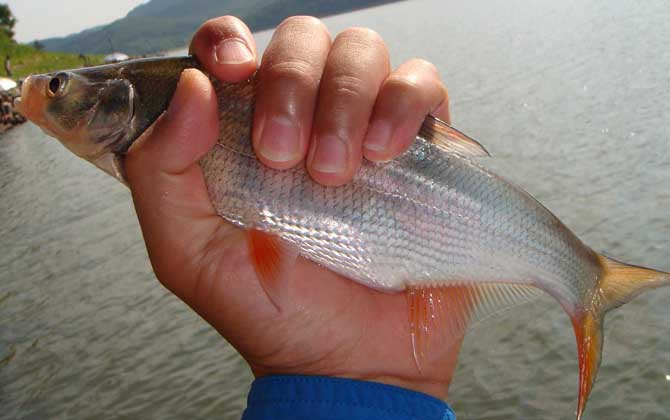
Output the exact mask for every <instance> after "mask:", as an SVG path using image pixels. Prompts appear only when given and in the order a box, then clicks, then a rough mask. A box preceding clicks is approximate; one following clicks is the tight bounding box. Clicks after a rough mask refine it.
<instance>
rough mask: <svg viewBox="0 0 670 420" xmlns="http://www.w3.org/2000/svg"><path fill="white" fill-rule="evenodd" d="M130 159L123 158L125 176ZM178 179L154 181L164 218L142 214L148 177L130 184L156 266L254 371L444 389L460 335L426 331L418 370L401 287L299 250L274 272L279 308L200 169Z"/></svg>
mask: <svg viewBox="0 0 670 420" xmlns="http://www.w3.org/2000/svg"><path fill="white" fill-rule="evenodd" d="M136 160H137V159H130V162H129V163H130V164H129V165H128V166H129V174H130V175H133V174H134V172H135V168H134V166H136V165H133V164H132V162H133V161H136ZM133 178H134V177H131V179H133ZM180 178H181V179H180V180H179V181H181V182H179V183H180V184H182V182H183V184H182V185H178V186H175V185H170V183H169V182H167V183H166V184H165V186H164V187H163V188H162V191H163V194H162V195H163V196H164V197H168V198H167V199H165V198H164V199H163V202H162V205H161V213H162V214H163V215H165V217H170V219H171V220H166V219H161V220H156V221H154V219H153V218H152V217H146V215H151V214H152V213H154V212H155V211H156V210H155V209H153V208H144V206H143V203H144V202H145V200H142V199H138V197H139V196H144V195H145V194H148V193H150V192H149V191H148V189H151V190H152V191H156V189H157V185H156V180H155V179H154V180H153V181H150V185H148V184H149V183H147V182H146V181H143V179H142V178H139V177H138V178H137V181H138V182H134V183H133V193H134V196H135V197H136V206H137V211H138V216H139V218H140V222H141V223H142V228H143V232H144V235H145V240H146V242H147V247H148V250H149V254H150V257H151V261H152V263H153V266H154V270H155V271H156V274H157V276H158V278H159V279H160V280H161V282H163V284H165V286H166V287H168V288H169V289H170V290H172V291H173V292H175V293H176V294H177V295H178V296H180V297H181V298H182V299H183V300H184V301H185V302H186V303H188V304H189V305H190V306H191V307H192V308H193V309H195V310H196V311H197V312H198V313H199V314H200V315H201V316H202V317H203V318H205V319H206V320H207V321H208V322H209V323H210V324H211V325H212V326H213V327H214V328H216V329H217V330H218V331H219V332H220V333H221V334H222V335H223V336H224V337H225V338H226V339H228V341H229V342H230V343H231V344H232V345H234V346H235V347H236V348H237V349H238V350H239V351H240V353H241V354H242V356H244V357H245V358H246V359H247V361H248V362H249V363H250V365H251V367H252V369H253V370H254V373H255V374H257V375H264V374H269V373H275V374H276V373H296V374H297V373H301V374H314V375H317V374H318V375H331V376H345V377H354V378H363V379H379V380H383V381H385V382H390V383H395V384H398V385H403V384H405V383H406V382H412V383H414V384H416V383H417V382H420V383H423V384H425V386H426V387H427V388H426V391H430V392H431V393H433V394H437V395H441V396H446V391H447V387H448V384H449V380H450V378H451V375H452V373H453V372H452V370H453V365H454V363H453V362H454V361H455V359H456V356H457V353H458V348H459V344H460V343H456V344H454V345H451V346H446V345H444V340H440V339H439V338H440V337H434V338H433V340H431V344H433V345H432V348H429V349H428V352H427V354H428V355H429V358H427V360H424V361H423V362H422V366H421V370H419V369H418V368H417V366H416V363H415V361H414V358H413V355H412V348H411V344H410V343H411V338H410V334H409V328H408V322H407V306H406V300H405V296H404V294H402V293H396V294H386V293H381V292H378V291H375V290H372V289H369V288H366V287H364V286H361V285H359V284H357V283H355V282H353V281H351V280H349V279H346V278H344V277H342V276H339V275H337V274H335V273H333V272H331V271H329V270H326V269H324V268H322V267H320V266H318V265H316V264H314V263H312V262H311V261H308V260H305V259H302V258H299V259H298V260H297V261H296V263H295V265H294V266H293V268H292V269H291V270H290V273H289V274H288V275H287V276H286V277H285V278H283V279H281V282H282V285H281V287H282V288H284V289H283V290H284V292H285V293H284V294H283V295H282V300H281V302H279V305H280V310H277V308H276V307H275V306H274V305H273V304H272V302H271V301H270V300H269V299H268V297H267V296H266V295H265V293H264V291H263V289H262V287H261V285H260V283H259V280H258V278H257V276H256V273H255V270H254V268H253V266H252V264H251V262H250V261H251V260H250V258H249V255H248V245H247V238H246V235H245V232H244V231H242V230H240V229H238V228H236V227H234V226H232V225H230V224H228V223H226V222H225V221H224V220H223V219H221V218H220V217H219V216H218V215H216V214H215V212H214V210H213V207H212V205H211V203H210V201H209V197H208V195H207V191H206V187H205V183H204V179H203V177H202V172H201V171H200V168H199V167H198V166H197V165H195V164H194V165H192V166H191V167H189V169H188V170H187V171H184V172H183V173H182V174H180ZM165 181H174V179H171V178H170V177H169V176H167V177H166V180H165ZM145 184H146V187H145ZM145 188H146V189H145ZM158 190H161V188H160V187H159V188H158ZM436 333H440V332H436ZM444 334H445V337H446V336H447V331H444ZM435 338H437V339H435Z"/></svg>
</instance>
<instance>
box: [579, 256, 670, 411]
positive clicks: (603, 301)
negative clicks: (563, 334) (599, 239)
mask: <svg viewBox="0 0 670 420" xmlns="http://www.w3.org/2000/svg"><path fill="white" fill-rule="evenodd" d="M600 264H601V266H602V277H601V279H600V283H599V284H598V287H597V290H595V291H594V293H593V294H592V295H591V296H590V299H589V302H588V303H587V304H586V305H585V307H584V308H583V309H581V310H577V311H575V312H574V313H571V314H570V316H571V319H572V325H573V327H574V330H575V338H576V339H577V353H578V357H579V396H578V402H577V420H580V419H581V418H582V415H583V414H584V409H585V408H586V402H587V400H588V397H589V394H590V393H591V389H592V388H593V384H594V382H595V380H596V375H597V374H598V368H599V367H600V361H601V354H602V349H603V333H602V327H603V318H604V316H605V314H606V313H607V312H608V311H610V310H611V309H614V308H616V307H618V306H621V305H623V304H624V303H626V302H628V301H630V300H631V299H633V298H634V297H635V296H637V295H639V294H640V293H642V292H643V291H645V290H647V289H652V288H656V287H661V286H670V274H668V273H663V272H660V271H654V270H650V269H648V268H643V267H636V266H632V265H627V264H623V263H620V262H617V261H614V260H611V259H609V258H607V257H603V256H600Z"/></svg>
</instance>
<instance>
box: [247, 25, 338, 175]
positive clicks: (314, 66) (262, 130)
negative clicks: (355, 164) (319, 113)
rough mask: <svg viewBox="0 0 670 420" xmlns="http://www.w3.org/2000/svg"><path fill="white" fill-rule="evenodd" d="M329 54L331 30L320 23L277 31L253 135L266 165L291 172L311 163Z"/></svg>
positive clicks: (262, 79)
mask: <svg viewBox="0 0 670 420" xmlns="http://www.w3.org/2000/svg"><path fill="white" fill-rule="evenodd" d="M329 49H330V35H329V34H328V30H327V29H326V27H325V25H324V24H323V23H322V22H321V21H320V20H318V19H316V18H313V17H307V16H298V17H293V18H289V19H287V20H285V21H284V22H282V24H281V25H279V27H278V28H277V30H276V31H275V33H274V35H273V37H272V40H271V41H270V44H269V45H268V47H267V49H266V50H265V53H264V54H263V61H262V63H261V67H260V70H259V75H258V78H259V87H258V90H257V92H258V94H257V97H256V110H255V115H254V129H253V136H252V138H253V145H254V149H255V150H256V154H257V156H258V158H259V159H260V160H261V161H262V162H263V163H265V164H266V165H268V166H270V167H272V168H275V169H286V168H290V167H292V166H294V165H295V164H297V163H298V162H300V161H302V160H303V159H304V158H305V155H306V154H307V146H308V143H309V141H308V140H309V134H310V132H311V130H312V119H313V115H314V108H315V106H316V97H317V93H318V88H319V79H321V74H322V72H323V67H324V65H325V62H326V58H327V57H328V50H329Z"/></svg>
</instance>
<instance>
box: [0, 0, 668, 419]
mask: <svg viewBox="0 0 670 420" xmlns="http://www.w3.org/2000/svg"><path fill="white" fill-rule="evenodd" d="M325 21H326V23H327V24H328V26H329V27H330V28H331V30H332V31H333V33H335V32H337V31H339V30H342V29H344V28H346V27H348V26H352V25H363V26H370V27H372V28H374V29H376V30H377V31H379V32H380V33H381V34H382V35H383V36H384V38H385V39H386V41H387V43H388V45H389V48H390V50H391V52H392V55H393V61H394V64H396V65H397V64H399V63H400V62H402V60H405V59H408V58H411V57H415V56H420V57H423V58H427V59H429V60H430V61H433V62H434V63H436V64H437V66H438V67H439V69H440V70H441V72H442V75H443V77H444V79H445V81H446V82H447V85H448V87H449V90H450V96H451V98H452V116H453V121H454V124H455V125H457V126H458V127H460V128H462V129H463V130H464V131H466V132H467V133H469V134H471V135H473V136H474V137H475V138H477V139H480V140H481V141H482V143H484V144H485V145H486V146H487V148H488V149H489V150H490V151H491V153H492V154H493V156H494V158H493V159H490V160H488V161H487V162H486V164H487V165H489V166H491V167H493V168H495V169H496V170H497V171H498V172H499V173H501V174H503V175H505V176H506V177H508V178H509V179H511V180H513V181H514V182H516V183H518V184H520V185H522V186H523V187H524V188H526V189H527V190H528V191H530V192H531V193H532V194H534V195H535V196H536V197H537V198H538V199H540V201H542V202H543V203H544V204H545V205H547V207H549V208H550V209H551V210H552V211H554V212H555V213H556V214H557V215H558V216H559V217H560V218H561V219H562V220H563V221H564V222H566V224H567V225H568V226H570V227H571V228H572V229H573V230H574V231H575V232H576V233H577V234H578V235H580V237H581V238H582V239H584V241H585V242H587V243H588V244H590V245H591V246H592V247H593V248H594V249H596V250H601V251H605V252H606V253H607V255H610V256H612V257H615V258H617V259H621V260H625V261H629V262H632V263H636V264H642V265H647V266H652V267H655V268H657V269H662V270H666V271H670V131H669V129H668V126H669V125H670V107H668V105H667V104H668V103H670V77H669V76H668V74H669V73H668V69H670V25H668V24H667V22H668V21H670V8H669V7H668V6H667V3H666V2H664V1H662V0H652V1H645V2H641V1H634V0H614V1H607V0H600V1H597V0H594V1H564V2H555V1H549V0H539V1H533V2H528V1H521V0H512V1H506V2H502V1H474V2H460V1H456V0H434V1H412V2H403V3H396V4H390V5H387V6H384V7H380V8H374V9H368V10H364V11H359V12H355V13H350V14H346V15H340V16H334V17H330V18H327V19H325ZM269 36H270V33H269V32H263V33H260V34H258V39H259V45H260V46H261V47H263V46H265V45H266V44H267V41H268V39H269ZM0 238H2V239H1V240H0V417H2V418H8V419H9V418H12V419H14V418H96V419H104V418H114V419H116V418H161V419H178V418H202V419H206V418H207V419H209V418H223V419H234V418H238V417H239V415H240V413H241V410H242V409H243V407H244V396H245V395H246V391H247V389H248V386H249V384H250V382H251V380H252V377H251V374H250V372H249V370H248V368H247V367H246V365H245V364H244V362H243V361H242V359H241V358H240V357H239V356H238V355H237V353H236V352H235V350H234V349H233V348H231V347H230V346H229V345H228V344H227V343H226V342H225V341H224V340H223V339H221V338H220V336H219V335H218V334H217V333H216V332H215V331H214V330H213V329H212V328H211V327H209V326H208V325H207V324H206V323H205V322H204V321H203V320H201V319H200V318H199V317H198V316H197V315H195V314H194V313H192V312H191V311H190V310H189V309H188V308H187V307H186V306H185V305H183V304H182V303H180V302H179V301H178V300H177V299H176V298H175V297H173V296H172V295H170V294H169V293H168V292H167V291H166V290H165V289H164V288H163V287H162V286H161V285H160V284H159V283H158V282H157V281H156V280H155V277H154V275H153V273H152V271H151V267H150V265H149V262H148V258H147V255H146V251H145V249H144V245H143V242H142V238H141V234H140V230H139V226H138V224H137V221H136V217H135V214H134V211H133V207H132V203H131V200H130V195H129V193H128V191H126V190H125V188H124V187H122V186H121V185H120V184H118V183H117V182H116V181H114V180H113V179H111V178H109V177H107V176H106V175H104V174H102V173H100V172H99V171H97V170H96V169H95V168H93V167H92V166H90V165H88V164H87V163H85V162H83V161H79V160H77V159H76V158H74V157H73V156H71V155H70V154H69V152H66V151H65V150H64V149H63V148H62V147H61V146H60V145H59V144H58V143H56V142H55V141H52V140H50V139H48V138H47V137H46V136H44V135H43V134H42V133H41V132H40V131H39V129H37V128H36V127H35V126H33V125H30V124H26V125H24V126H22V127H19V128H17V129H15V130H12V131H11V132H10V133H7V134H6V135H4V136H3V137H2V138H0ZM605 336H606V345H605V353H604V363H603V366H602V369H601V372H600V376H599V380H598V382H597V384H596V387H595V390H594V392H593V394H592V397H591V401H590V404H589V408H588V411H587V417H586V418H588V419H641V420H642V419H644V420H653V419H668V418H670V414H668V413H669V412H670V398H669V397H670V376H668V375H670V290H658V291H653V292H650V293H647V294H645V295H643V296H642V297H640V298H638V299H636V300H635V301H633V302H632V303H631V304H629V305H627V306H625V307H624V308H622V309H621V310H619V311H617V312H615V313H613V314H612V315H610V316H609V318H608V319H607V324H606V333H605ZM576 392H577V362H576V351H575V344H574V338H573V336H572V331H571V326H570V322H569V320H568V318H567V316H566V315H565V314H564V313H563V312H562V310H561V309H560V308H559V307H558V305H557V304H556V303H554V302H553V301H551V300H549V299H547V300H543V301H541V302H536V303H535V304H532V305H529V306H524V307H520V308H518V309H517V310H514V311H509V312H507V313H505V314H504V315H502V316H498V317H496V318H495V319H494V320H489V321H487V322H484V323H482V324H480V325H478V326H477V327H476V328H475V329H474V330H473V331H472V332H471V333H470V334H469V335H468V337H467V340H466V344H465V346H464V348H463V351H462V356H461V359H460V365H459V368H458V371H457V372H456V376H455V378H454V382H453V385H452V388H451V394H450V396H449V399H448V401H449V402H450V403H451V404H452V405H453V406H454V408H455V409H456V412H457V414H458V416H459V419H461V420H471V419H479V420H497V419H500V420H503V419H505V420H506V419H570V418H572V415H573V414H572V413H573V412H574V408H575V405H576V401H575V400H576Z"/></svg>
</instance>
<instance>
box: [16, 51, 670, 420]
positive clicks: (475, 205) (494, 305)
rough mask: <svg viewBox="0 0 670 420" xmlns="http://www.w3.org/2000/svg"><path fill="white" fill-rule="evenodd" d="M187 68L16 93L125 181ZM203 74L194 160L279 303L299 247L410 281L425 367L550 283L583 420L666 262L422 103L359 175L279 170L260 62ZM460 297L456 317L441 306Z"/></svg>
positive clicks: (27, 109)
mask: <svg viewBox="0 0 670 420" xmlns="http://www.w3.org/2000/svg"><path fill="white" fill-rule="evenodd" d="M190 68H195V69H200V70H203V69H202V67H201V65H200V64H199V62H198V60H197V59H196V58H195V57H192V56H185V57H170V58H149V59H139V60H131V61H126V62H123V63H118V64H112V65H103V66H97V67H89V68H83V69H74V70H66V71H59V72H55V73H49V74H42V75H33V76H30V77H28V78H27V79H26V80H25V81H24V83H23V86H22V92H21V98H20V100H19V101H18V104H17V106H18V107H19V111H20V112H21V113H23V115H25V116H26V117H27V118H28V119H30V120H31V121H32V122H34V123H35V124H37V125H38V126H40V127H41V128H42V129H43V130H44V131H45V132H46V133H47V134H49V135H51V136H53V137H55V138H57V139H58V140H60V142H61V143H62V144H63V145H64V146H65V147H67V148H68V149H69V150H71V151H72V152H73V153H75V154H76V155H77V156H79V157H81V158H83V159H85V160H87V161H89V162H90V163H92V164H94V165H96V166H97V167H98V168H100V169H101V170H103V171H105V172H107V173H108V174H110V175H112V176H114V177H115V178H117V179H118V180H119V181H121V182H125V178H124V172H123V159H124V156H125V155H126V153H127V152H128V150H129V149H130V147H131V146H132V145H133V143H134V142H135V141H136V140H137V139H138V137H140V135H141V134H142V133H143V132H144V131H145V130H147V129H148V128H149V127H150V126H151V125H152V124H153V123H154V122H155V121H156V120H157V119H158V117H159V116H160V115H161V114H162V113H163V112H164V111H165V110H166V108H167V106H168V104H169V102H170V100H171V98H172V96H173V94H174V91H175V89H176V86H177V82H178V81H179V78H180V75H181V73H182V71H184V70H185V69H190ZM203 71H204V70H203ZM210 80H211V82H212V84H213V86H214V88H215V91H216V95H217V98H218V106H219V123H220V125H219V127H220V134H219V138H218V140H217V143H216V144H215V146H214V147H213V148H212V149H211V150H210V151H209V152H208V153H207V154H206V155H205V156H204V157H203V158H201V159H200V160H199V162H198V163H199V165H200V167H201V169H202V172H203V174H204V178H205V182H206V184H207V189H208V192H209V196H210V199H211V201H212V203H213V205H214V207H215V209H216V211H217V213H218V214H219V215H220V216H221V217H223V218H224V219H226V220H227V221H229V222H231V223H233V224H234V225H236V226H238V227H240V228H242V229H245V230H246V231H247V232H248V243H249V249H250V256H251V260H252V263H253V265H254V267H255V268H256V272H257V273H258V276H259V278H260V280H261V284H262V285H263V289H264V290H265V292H266V293H267V294H268V297H269V298H270V300H271V301H273V302H274V303H275V304H276V301H277V299H276V296H277V294H278V293H280V291H279V290H277V286H276V284H277V281H276V279H277V278H279V277H280V276H281V275H282V273H283V272H284V271H283V270H285V269H286V267H288V266H290V263H291V261H293V260H294V259H295V258H296V257H297V256H298V255H299V256H302V257H304V258H307V259H309V260H312V261H314V262H315V263H317V264H320V265H322V266H324V267H326V268H328V269H330V270H332V271H334V272H337V273H339V274H341V275H344V276H346V277H348V278H350V279H352V280H353V281H356V282H359V283H361V284H363V285H365V286H367V287H370V288H374V289H377V290H380V291H383V292H386V293H405V294H406V297H407V308H408V309H407V310H408V314H407V322H408V327H409V330H410V332H411V334H410V336H411V343H408V345H411V346H412V354H413V355H414V358H415V362H416V364H417V367H419V369H420V367H421V362H422V360H424V358H425V353H426V348H427V343H428V341H429V340H430V337H431V334H432V333H433V332H434V331H436V330H437V329H439V328H445V327H447V326H448V327H450V329H451V330H453V331H455V333H454V338H456V336H457V335H460V336H462V334H465V331H466V329H467V328H468V325H469V324H470V323H471V322H473V320H477V319H480V318H482V317H485V316H488V315H491V314H493V313H496V312H497V311H500V310H502V309H503V308H507V307H511V306H514V305H517V304H518V303H519V302H521V301H524V300H527V299H532V298H533V297H534V296H536V295H537V294H538V293H546V294H548V295H550V296H552V297H553V298H554V299H555V300H556V301H557V302H558V304H559V305H560V306H561V307H562V308H563V309H564V310H565V312H566V313H567V314H568V315H569V316H570V319H571V321H572V326H573V330H574V334H575V338H576V342H577V353H578V366H579V390H578V397H577V409H576V418H577V419H578V420H579V419H581V418H582V416H583V413H584V410H585V407H586V403H587V400H588V397H589V395H590V392H591V390H592V388H593V385H594V382H595V379H596V376H597V372H598V368H599V366H600V363H601V358H602V357H601V356H602V349H603V324H604V317H605V314H606V313H607V312H609V311H610V310H612V309H614V308H616V307H618V306H621V305H623V304H625V303H626V302H628V301H630V300H631V299H633V298H634V297H636V296H638V295H639V294H640V293H642V292H644V291H646V290H649V289H653V288H657V287H661V286H668V285H670V274H668V273H664V272H661V271H656V270H653V269H649V268H644V267H639V266H634V265H629V264H625V263H622V262H619V261H616V260H614V259H611V258H608V257H606V256H604V255H601V254H599V253H597V252H596V251H594V250H592V249H591V248H589V247H588V246H587V245H586V244H584V243H583V242H582V241H581V240H580V239H579V238H578V237H577V236H576V235H575V234H573V233H572V232H571V231H570V229H569V228H568V227H566V226H565V225H564V224H563V223H562V222H561V221H560V220H559V219H558V218H557V217H556V216H554V215H553V214H552V213H551V212H550V211H549V210H548V209H547V208H545V207H544V206H543V205H542V204H541V203H539V202H538V201H537V200H536V199H534V198H533V197H532V196H531V195H530V194H528V193H527V192H525V191H524V190H523V189H521V188H519V187H517V186H516V185H514V184H513V183H511V182H509V181H507V180H505V179H504V178H503V177H501V176H498V175H496V174H495V173H493V172H492V171H490V170H488V169H486V168H485V167H484V166H483V165H482V163H481V159H480V158H482V157H484V156H488V152H487V151H486V149H485V148H484V147H483V146H482V145H481V144H480V143H478V142H477V141H475V140H473V139H472V138H470V137H469V136H467V135H465V134H464V133H462V132H460V131H458V130H457V129H455V128H453V127H452V126H451V125H449V124H447V123H446V122H444V121H441V120H439V119H438V118H435V117H433V116H430V115H429V116H428V117H427V118H426V120H425V121H424V123H423V125H422V127H421V129H420V131H419V132H418V133H417V136H416V139H415V141H414V143H413V144H412V146H411V147H410V148H409V150H407V151H406V152H405V153H404V154H402V155H401V156H400V157H398V158H397V159H395V160H393V161H390V162H386V163H383V164H378V163H372V162H364V163H363V165H362V166H361V168H360V170H359V171H358V172H357V174H356V176H355V178H354V180H353V181H352V182H350V183H348V184H346V185H343V186H337V187H333V186H323V185H320V184H318V183H316V182H314V181H313V180H312V179H311V178H310V177H309V175H308V173H307V171H306V170H305V168H304V167H303V166H302V165H298V166H297V167H294V168H292V169H288V170H283V171H279V170H273V169H270V168H268V167H266V166H264V165H263V164H262V163H260V162H259V161H258V160H257V159H256V157H255V154H254V151H253V147H252V145H251V127H252V121H253V111H254V97H255V93H256V89H257V83H256V77H255V76H252V77H251V78H250V79H249V80H246V81H243V82H239V83H234V84H233V83H223V82H220V81H218V80H216V79H214V78H212V77H210ZM278 309H280V308H278ZM454 309H456V313H457V315H456V316H451V317H446V316H445V315H444V314H445V313H446V311H447V310H449V313H454Z"/></svg>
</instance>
